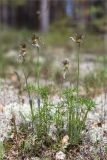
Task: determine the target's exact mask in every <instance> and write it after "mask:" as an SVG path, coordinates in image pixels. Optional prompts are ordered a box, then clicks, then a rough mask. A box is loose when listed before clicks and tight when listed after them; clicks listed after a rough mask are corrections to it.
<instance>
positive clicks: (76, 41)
mask: <svg viewBox="0 0 107 160" xmlns="http://www.w3.org/2000/svg"><path fill="white" fill-rule="evenodd" d="M70 38H71V39H72V41H74V42H75V43H76V44H77V49H78V51H77V99H78V96H79V80H80V46H81V41H82V38H83V36H82V35H81V34H76V37H75V38H74V37H70Z"/></svg>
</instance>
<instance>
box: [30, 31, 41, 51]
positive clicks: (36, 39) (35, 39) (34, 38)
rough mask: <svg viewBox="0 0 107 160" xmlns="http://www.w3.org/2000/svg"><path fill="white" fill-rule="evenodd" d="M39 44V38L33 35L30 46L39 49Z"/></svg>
mask: <svg viewBox="0 0 107 160" xmlns="http://www.w3.org/2000/svg"><path fill="white" fill-rule="evenodd" d="M39 43H40V37H39V36H36V35H35V34H34V35H33V36H32V45H33V46H36V47H37V48H39V47H40V45H39Z"/></svg>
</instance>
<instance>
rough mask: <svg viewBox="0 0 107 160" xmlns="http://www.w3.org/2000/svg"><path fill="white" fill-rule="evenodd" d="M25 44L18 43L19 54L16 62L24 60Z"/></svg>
mask: <svg viewBox="0 0 107 160" xmlns="http://www.w3.org/2000/svg"><path fill="white" fill-rule="evenodd" d="M26 50H27V49H26V44H25V43H22V44H21V45H20V54H19V58H18V62H24V60H25V55H26Z"/></svg>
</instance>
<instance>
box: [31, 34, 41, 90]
mask: <svg viewBox="0 0 107 160" xmlns="http://www.w3.org/2000/svg"><path fill="white" fill-rule="evenodd" d="M39 43H40V38H39V37H38V36H36V35H35V34H34V35H33V36H32V45H33V46H34V47H36V48H37V54H38V55H37V65H38V69H37V86H38V89H39V77H40V69H39V52H40V45H39Z"/></svg>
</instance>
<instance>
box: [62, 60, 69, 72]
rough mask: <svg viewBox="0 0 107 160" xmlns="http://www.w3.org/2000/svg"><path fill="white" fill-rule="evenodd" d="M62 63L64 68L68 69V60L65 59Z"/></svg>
mask: <svg viewBox="0 0 107 160" xmlns="http://www.w3.org/2000/svg"><path fill="white" fill-rule="evenodd" d="M62 63H63V67H64V70H68V68H69V60H68V59H65V60H64V61H63V62H62Z"/></svg>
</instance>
